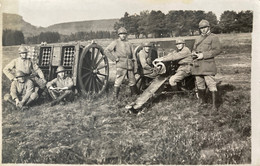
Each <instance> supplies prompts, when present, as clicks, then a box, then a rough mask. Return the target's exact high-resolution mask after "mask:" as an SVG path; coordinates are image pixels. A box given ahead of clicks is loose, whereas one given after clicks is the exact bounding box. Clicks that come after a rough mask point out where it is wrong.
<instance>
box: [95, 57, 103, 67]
mask: <svg viewBox="0 0 260 166" xmlns="http://www.w3.org/2000/svg"><path fill="white" fill-rule="evenodd" d="M102 60H103V57H101V58H100V59H99V60H98V62H97V64H96V67H98V65H99V64H100V63H101V62H102Z"/></svg>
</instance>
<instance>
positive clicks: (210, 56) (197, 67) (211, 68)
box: [192, 33, 221, 91]
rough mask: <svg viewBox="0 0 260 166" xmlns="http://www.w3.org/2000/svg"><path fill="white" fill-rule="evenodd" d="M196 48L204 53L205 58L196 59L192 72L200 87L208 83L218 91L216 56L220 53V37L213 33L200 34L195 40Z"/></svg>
mask: <svg viewBox="0 0 260 166" xmlns="http://www.w3.org/2000/svg"><path fill="white" fill-rule="evenodd" d="M194 50H195V51H196V52H201V53H202V54H203V59H201V60H194V66H193V68H192V74H193V75H195V76H196V83H197V86H198V89H205V88H206V87H205V84H207V86H208V88H209V90H210V91H217V87H216V81H215V78H214V76H215V75H216V74H217V67H216V63H215V59H214V57H215V56H217V55H218V54H220V52H221V49H220V41H219V38H218V37H217V36H216V35H215V34H213V33H207V34H206V36H200V38H199V39H198V40H196V41H195V44H194Z"/></svg>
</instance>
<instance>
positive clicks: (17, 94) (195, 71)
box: [3, 20, 221, 110]
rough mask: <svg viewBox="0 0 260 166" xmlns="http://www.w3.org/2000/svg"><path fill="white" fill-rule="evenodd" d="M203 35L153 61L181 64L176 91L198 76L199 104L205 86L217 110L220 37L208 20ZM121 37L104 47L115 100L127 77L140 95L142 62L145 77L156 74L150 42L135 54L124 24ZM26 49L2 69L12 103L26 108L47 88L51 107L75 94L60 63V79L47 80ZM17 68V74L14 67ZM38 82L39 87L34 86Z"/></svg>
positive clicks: (174, 80)
mask: <svg viewBox="0 0 260 166" xmlns="http://www.w3.org/2000/svg"><path fill="white" fill-rule="evenodd" d="M199 30H200V32H201V35H200V37H199V38H198V39H197V40H196V41H195V44H194V48H193V51H192V52H191V51H190V49H189V48H188V47H186V46H185V41H184V40H183V39H177V40H176V47H177V50H176V51H173V52H171V53H169V54H168V55H166V56H163V57H159V58H156V59H155V60H154V62H167V61H177V62H178V64H179V67H178V69H177V71H176V73H175V74H174V75H172V76H171V77H170V79H169V83H170V85H171V87H172V89H173V90H177V89H178V86H177V83H178V82H180V81H182V80H183V79H184V78H185V77H187V76H190V75H195V78H196V85H197V88H198V96H199V103H198V105H199V106H205V104H206V97H205V93H206V86H207V87H208V89H209V91H210V92H211V93H212V101H213V103H212V108H213V109H214V110H216V109H217V108H216V93H217V86H216V80H215V75H216V73H217V69H216V64H215V60H214V57H215V56H217V55H218V54H220V52H221V48H220V41H219V38H218V37H217V36H216V35H215V34H213V33H211V31H210V25H209V22H208V21H207V20H201V21H200V23H199ZM118 36H119V38H118V39H117V40H115V41H113V42H112V43H111V44H109V45H108V46H107V48H106V49H105V54H106V55H107V57H108V58H109V59H110V60H112V61H113V62H115V63H116V78H115V83H114V92H113V93H114V99H115V100H117V99H118V96H119V92H120V86H121V84H122V82H123V80H124V79H125V78H126V77H127V78H128V82H129V84H128V85H129V86H130V90H131V94H132V95H138V94H139V91H138V88H137V86H136V78H135V74H136V73H137V70H138V64H137V62H138V61H139V62H140V64H141V67H142V73H143V74H144V76H145V77H147V78H150V79H153V78H155V77H156V76H157V73H155V70H154V67H153V65H152V58H151V57H150V55H151V54H149V51H150V49H151V47H152V44H151V43H145V44H144V46H143V49H142V50H141V51H140V52H139V54H138V60H137V57H136V56H135V55H134V49H133V45H132V44H131V43H130V42H129V41H128V40H127V30H126V29H125V28H124V27H121V28H119V29H118ZM27 53H28V51H27V49H26V48H25V47H23V46H22V47H21V48H20V49H19V54H20V57H19V58H17V59H14V60H13V61H11V62H10V63H9V64H8V65H7V66H6V67H5V68H4V70H3V72H4V74H5V75H6V76H7V77H8V78H9V79H10V80H11V81H12V84H11V88H10V94H6V95H5V98H4V99H5V100H6V101H9V102H10V103H13V104H14V105H15V106H17V107H18V108H23V107H25V106H28V105H30V104H31V103H32V101H34V100H36V99H37V98H38V97H39V96H40V95H41V94H42V92H43V91H44V89H45V88H46V89H47V90H48V93H49V94H50V96H52V98H53V99H54V101H52V102H51V106H53V105H55V104H57V103H59V102H61V101H63V100H64V99H66V98H69V97H71V96H73V91H72V88H73V80H72V79H71V78H70V77H66V76H65V69H64V67H62V66H59V67H58V68H57V70H56V73H57V78H55V79H54V80H52V81H50V82H48V83H47V81H46V80H45V78H44V74H43V73H42V71H41V69H40V68H39V67H38V66H37V65H36V64H34V63H32V62H31V60H30V59H29V58H28V57H27ZM13 69H15V70H16V75H15V76H14V75H13V74H12V70H13ZM35 85H36V86H35Z"/></svg>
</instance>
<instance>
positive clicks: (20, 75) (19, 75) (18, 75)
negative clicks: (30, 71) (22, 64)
mask: <svg viewBox="0 0 260 166" xmlns="http://www.w3.org/2000/svg"><path fill="white" fill-rule="evenodd" d="M15 77H16V78H18V77H25V74H24V72H22V71H20V70H18V71H17V72H16V73H15Z"/></svg>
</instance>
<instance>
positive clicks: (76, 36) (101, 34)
mask: <svg viewBox="0 0 260 166" xmlns="http://www.w3.org/2000/svg"><path fill="white" fill-rule="evenodd" d="M115 37H116V34H115V33H114V32H109V31H96V32H94V31H90V32H76V33H72V34H70V35H63V36H62V37H61V40H60V41H61V42H68V41H80V40H92V39H109V38H115Z"/></svg>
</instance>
